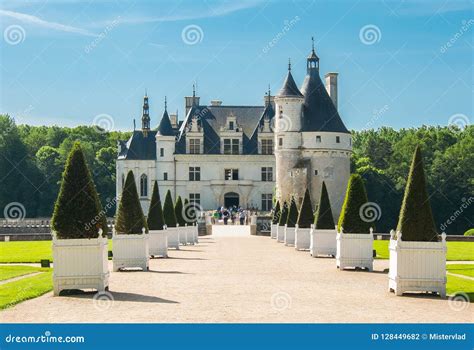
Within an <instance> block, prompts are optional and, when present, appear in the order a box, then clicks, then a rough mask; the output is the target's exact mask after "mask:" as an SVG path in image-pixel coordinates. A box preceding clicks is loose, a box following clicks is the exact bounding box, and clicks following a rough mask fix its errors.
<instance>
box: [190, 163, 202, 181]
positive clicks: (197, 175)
mask: <svg viewBox="0 0 474 350" xmlns="http://www.w3.org/2000/svg"><path fill="white" fill-rule="evenodd" d="M189 181H201V167H198V166H196V167H193V166H190V167H189Z"/></svg>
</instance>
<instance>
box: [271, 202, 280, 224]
mask: <svg viewBox="0 0 474 350" xmlns="http://www.w3.org/2000/svg"><path fill="white" fill-rule="evenodd" d="M280 215H281V210H280V201H277V202H276V205H275V209H273V218H272V224H273V225H278V221H279V220H280Z"/></svg>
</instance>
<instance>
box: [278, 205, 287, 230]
mask: <svg viewBox="0 0 474 350" xmlns="http://www.w3.org/2000/svg"><path fill="white" fill-rule="evenodd" d="M287 219H288V203H286V202H283V206H282V208H281V215H280V221H278V226H285V225H286V220H287Z"/></svg>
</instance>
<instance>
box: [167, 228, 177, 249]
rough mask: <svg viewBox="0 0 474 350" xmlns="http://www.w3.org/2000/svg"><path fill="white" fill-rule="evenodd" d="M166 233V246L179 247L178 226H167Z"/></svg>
mask: <svg viewBox="0 0 474 350" xmlns="http://www.w3.org/2000/svg"><path fill="white" fill-rule="evenodd" d="M166 234H167V236H168V248H174V249H179V228H178V227H167V228H166Z"/></svg>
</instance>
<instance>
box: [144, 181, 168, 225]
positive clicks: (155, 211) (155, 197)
mask: <svg viewBox="0 0 474 350" xmlns="http://www.w3.org/2000/svg"><path fill="white" fill-rule="evenodd" d="M147 223H148V229H150V230H163V225H164V224H165V221H164V218H163V208H162V207H161V199H160V191H159V189H158V182H157V181H155V182H154V183H153V193H152V194H151V201H150V208H149V210H148V217H147Z"/></svg>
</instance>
